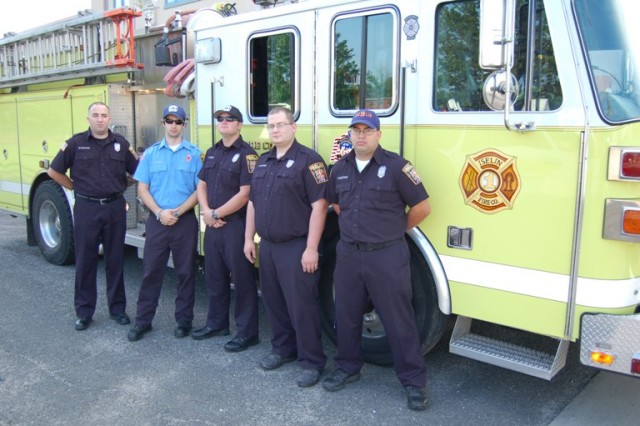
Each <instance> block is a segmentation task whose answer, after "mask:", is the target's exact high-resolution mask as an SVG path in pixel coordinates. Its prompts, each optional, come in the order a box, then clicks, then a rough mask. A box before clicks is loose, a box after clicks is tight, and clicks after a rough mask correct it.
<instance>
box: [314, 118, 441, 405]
mask: <svg viewBox="0 0 640 426" xmlns="http://www.w3.org/2000/svg"><path fill="white" fill-rule="evenodd" d="M350 134H351V143H352V144H353V150H352V151H351V152H350V153H349V154H347V155H346V156H344V157H342V158H341V159H340V161H338V162H337V163H336V165H335V166H334V167H333V169H332V170H331V176H330V178H329V184H328V185H327V199H328V200H329V202H331V203H332V205H333V208H334V211H335V212H336V213H337V214H338V218H339V219H338V224H339V227H340V241H339V242H338V246H337V247H336V267H335V270H334V273H333V281H334V285H335V292H336V293H335V297H336V330H337V334H338V351H337V354H336V357H335V366H336V369H335V370H334V371H333V372H332V373H331V374H330V375H329V376H328V377H327V378H326V379H325V380H324V381H323V382H322V387H323V388H324V389H326V390H328V391H338V390H340V389H342V388H344V386H345V385H346V384H348V383H351V382H354V381H356V380H358V379H359V378H360V369H361V368H362V365H363V363H364V361H363V356H362V347H361V344H360V343H361V340H362V317H363V315H364V314H365V308H366V306H367V303H368V300H369V298H370V299H371V301H372V302H373V305H374V306H375V309H376V312H377V314H378V315H379V316H380V319H381V320H382V324H383V325H384V330H385V332H386V334H387V339H388V340H389V346H390V347H391V353H392V355H393V364H394V367H395V370H396V374H397V376H398V379H399V380H400V383H402V385H403V386H404V388H405V391H406V394H407V405H408V406H409V408H410V409H412V410H417V411H421V410H424V409H426V408H427V393H426V388H425V386H426V380H427V378H426V367H425V362H424V358H423V356H422V350H421V348H420V341H419V338H418V331H417V327H416V321H415V314H414V311H413V306H412V305H411V271H410V267H409V247H408V246H407V242H406V241H405V239H404V234H405V232H406V231H407V229H410V228H413V227H414V226H417V225H418V224H420V222H422V221H423V220H424V219H425V218H426V217H427V216H428V215H429V213H430V212H431V207H430V205H429V200H428V197H429V195H428V194H427V191H426V190H425V188H424V186H423V184H422V181H421V179H420V176H419V175H418V173H417V172H416V171H415V169H414V168H413V166H412V165H411V163H410V162H408V161H407V160H405V159H404V158H402V157H401V156H399V155H398V154H395V153H393V152H390V151H387V150H385V149H383V148H382V147H381V146H380V138H381V137H382V132H381V131H380V120H379V119H378V116H377V115H376V113H375V112H373V111H371V110H366V109H365V110H360V111H358V112H356V114H355V115H354V116H353V119H352V120H351V126H350ZM407 207H409V208H408V210H407Z"/></svg>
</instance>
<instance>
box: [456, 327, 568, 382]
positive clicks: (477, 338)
mask: <svg viewBox="0 0 640 426" xmlns="http://www.w3.org/2000/svg"><path fill="white" fill-rule="evenodd" d="M471 322H472V319H471V318H467V317H458V319H457V321H456V325H455V328H454V330H453V334H452V336H451V341H450V342H449V351H450V352H451V353H454V354H457V355H461V356H464V357H467V358H471V359H475V360H477V361H481V362H485V363H487V364H492V365H496V366H498V367H503V368H506V369H509V370H513V371H518V372H520V373H524V374H527V375H530V376H534V377H538V378H541V379H545V380H551V378H553V376H555V375H556V374H557V373H558V372H559V371H560V370H561V369H562V367H564V365H565V362H566V359H567V351H568V348H569V341H566V340H559V341H558V349H557V351H556V354H555V355H553V354H548V353H545V352H541V351H537V350H535V349H531V348H527V347H524V346H518V345H516V344H513V343H508V342H503V341H501V340H498V339H494V338H491V337H487V336H481V335H478V334H473V333H471V332H470V330H471Z"/></svg>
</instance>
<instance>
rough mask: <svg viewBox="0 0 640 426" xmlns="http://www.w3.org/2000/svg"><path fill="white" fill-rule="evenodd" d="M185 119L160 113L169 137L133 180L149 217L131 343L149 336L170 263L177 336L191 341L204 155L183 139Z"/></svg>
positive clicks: (173, 109)
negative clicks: (174, 280)
mask: <svg viewBox="0 0 640 426" xmlns="http://www.w3.org/2000/svg"><path fill="white" fill-rule="evenodd" d="M186 121H187V113H186V112H185V110H184V109H183V108H182V107H181V106H178V105H169V106H167V107H166V108H165V109H164V111H163V113H162V125H163V126H164V132H165V137H164V139H163V140H161V141H160V142H156V143H155V144H153V145H151V146H150V147H149V148H147V150H146V151H145V153H144V156H143V158H142V160H140V165H139V166H138V169H137V170H136V174H135V175H134V176H133V177H134V179H136V180H137V181H138V195H139V196H140V198H141V199H142V201H143V202H144V204H145V206H147V208H148V209H149V210H150V211H151V214H150V215H149V217H148V218H147V221H146V224H145V235H146V237H145V242H144V260H143V269H144V276H143V278H142V283H141V284H140V294H139V295H138V310H137V314H136V322H135V326H134V327H133V328H132V329H131V330H129V334H128V335H127V338H128V339H129V340H130V341H132V342H134V341H136V340H140V339H141V338H142V337H143V336H144V334H145V333H147V332H149V331H151V322H152V321H153V317H154V316H155V313H156V308H157V307H158V298H159V297H160V289H161V288H162V282H163V281H164V275H165V272H166V268H167V262H168V260H169V254H171V255H172V258H173V266H174V268H175V272H176V275H177V276H178V287H177V291H176V310H175V319H176V322H177V323H178V325H177V327H176V329H175V331H174V335H175V336H176V337H185V336H188V335H189V333H190V332H191V324H192V321H193V305H194V302H195V259H196V245H197V239H198V221H197V219H196V217H195V214H194V211H193V207H194V206H195V205H196V204H197V202H198V199H197V196H196V185H197V184H198V173H199V172H200V169H202V160H201V158H200V155H201V153H202V152H201V151H200V149H199V148H198V147H196V146H195V145H193V144H191V143H189V142H188V141H186V140H184V139H183V132H184V126H185V125H186Z"/></svg>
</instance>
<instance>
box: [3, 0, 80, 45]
mask: <svg viewBox="0 0 640 426" xmlns="http://www.w3.org/2000/svg"><path fill="white" fill-rule="evenodd" d="M2 6H3V7H2V12H0V39H1V38H2V37H3V36H4V34H5V33H7V32H9V31H13V32H15V33H20V32H22V31H25V30H29V29H31V28H35V27H39V26H41V25H44V24H47V23H49V22H53V21H57V20H59V19H63V18H68V17H71V16H75V15H76V14H77V13H78V11H79V10H84V9H91V0H60V1H51V0H11V1H3V2H2Z"/></svg>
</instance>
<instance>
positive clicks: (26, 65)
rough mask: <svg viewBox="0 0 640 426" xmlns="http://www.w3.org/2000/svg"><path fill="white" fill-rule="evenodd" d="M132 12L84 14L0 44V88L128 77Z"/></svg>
mask: <svg viewBox="0 0 640 426" xmlns="http://www.w3.org/2000/svg"><path fill="white" fill-rule="evenodd" d="M141 15H142V12H140V11H137V10H135V9H132V8H120V9H114V10H109V11H106V12H104V13H102V14H100V15H98V14H89V15H86V16H81V17H78V18H74V19H70V20H68V21H64V22H60V23H57V24H54V25H50V26H47V27H41V28H37V29H35V30H31V31H26V32H24V33H20V34H17V35H14V36H11V37H6V38H4V39H0V88H5V87H14V86H19V85H22V84H33V83H41V82H46V81H52V80H59V79H61V78H65V79H66V78H79V77H91V76H96V75H105V74H113V73H120V72H127V71H133V70H135V69H138V68H141V67H142V65H141V64H136V63H135V46H134V24H133V20H134V18H136V17H138V16H141Z"/></svg>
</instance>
